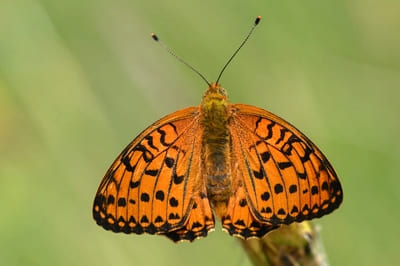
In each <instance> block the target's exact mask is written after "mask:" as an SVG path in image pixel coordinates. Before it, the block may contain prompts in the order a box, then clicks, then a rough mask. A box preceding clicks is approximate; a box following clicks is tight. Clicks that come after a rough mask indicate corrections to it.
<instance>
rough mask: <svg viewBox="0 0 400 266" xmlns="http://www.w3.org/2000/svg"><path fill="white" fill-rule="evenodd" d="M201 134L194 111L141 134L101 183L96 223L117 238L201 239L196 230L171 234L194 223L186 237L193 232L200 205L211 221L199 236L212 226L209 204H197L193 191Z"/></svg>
mask: <svg viewBox="0 0 400 266" xmlns="http://www.w3.org/2000/svg"><path fill="white" fill-rule="evenodd" d="M200 134H201V130H200V128H199V115H198V108H196V107H189V108H187V109H183V110H180V111H178V112H175V113H173V114H170V115H168V116H166V117H164V118H162V119H160V120H159V121H157V122H156V123H154V124H153V125H152V126H150V127H149V128H147V129H146V130H145V131H143V132H142V133H141V134H140V135H139V136H138V137H137V138H136V139H135V140H133V141H132V142H131V143H130V144H129V145H128V146H127V147H126V148H125V150H124V151H123V152H122V153H121V154H120V155H119V156H118V158H117V159H116V160H115V161H114V163H113V164H112V166H111V167H110V169H109V170H108V172H107V173H106V175H105V177H104V178H103V180H102V182H101V184H100V187H99V189H98V191H97V194H96V198H95V202H94V206H93V216H94V218H95V220H96V222H97V223H98V224H99V225H101V226H103V227H104V228H105V229H108V230H112V231H114V232H125V233H137V234H140V233H143V232H146V233H150V234H163V235H166V236H168V237H169V238H171V239H173V240H174V241H178V240H181V239H187V240H192V239H191V237H192V236H194V237H198V236H199V235H198V234H196V233H197V232H198V230H197V231H196V232H195V234H191V233H186V234H174V233H171V232H174V231H177V230H179V229H181V228H186V227H187V226H186V224H187V223H188V222H190V221H191V223H192V224H191V227H190V228H189V230H188V231H190V230H191V229H192V227H193V223H195V222H196V221H194V219H197V218H198V217H196V211H195V210H192V209H193V207H194V206H196V204H197V205H201V208H202V209H201V210H202V211H203V212H205V213H207V215H208V218H209V219H210V220H211V221H212V222H208V221H207V222H208V224H206V223H205V222H204V223H202V227H201V229H202V230H203V231H201V233H200V235H201V234H202V235H204V234H206V231H207V230H209V229H210V228H212V227H214V220H213V217H212V213H211V211H210V210H209V208H210V207H209V202H208V200H207V199H205V200H203V201H198V202H196V195H199V192H197V191H195V188H196V189H197V187H198V186H200V185H201V177H200V169H199V167H200V159H201V158H200V156H199V154H200V149H201V141H199V138H200V137H201V135H200ZM207 208H208V209H207ZM199 210H200V208H199ZM192 212H194V214H192ZM197 212H198V211H197ZM193 217H194V218H193ZM195 225H197V224H195ZM185 226H186V227H185ZM188 226H189V225H188ZM195 227H196V226H195ZM197 227H199V226H197ZM194 229H196V228H194ZM204 231H205V232H204Z"/></svg>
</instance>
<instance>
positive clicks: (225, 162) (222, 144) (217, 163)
mask: <svg viewBox="0 0 400 266" xmlns="http://www.w3.org/2000/svg"><path fill="white" fill-rule="evenodd" d="M201 114H202V116H201V123H202V126H203V129H204V130H203V136H202V138H203V139H202V142H203V145H202V146H203V149H204V151H203V153H202V154H203V158H202V163H203V167H202V169H203V177H204V178H205V181H206V188H207V196H208V198H209V199H210V201H211V204H212V205H213V207H214V210H215V212H216V214H217V216H219V217H221V216H222V215H223V214H224V213H225V210H226V206H227V203H228V200H229V197H230V194H231V170H230V169H231V167H230V165H229V164H230V163H231V160H230V135H229V128H228V123H229V116H230V114H229V104H228V99H227V96H226V92H225V90H224V89H223V88H221V87H219V85H216V84H211V86H210V88H209V89H208V90H207V91H206V93H205V95H204V96H203V101H202V103H201Z"/></svg>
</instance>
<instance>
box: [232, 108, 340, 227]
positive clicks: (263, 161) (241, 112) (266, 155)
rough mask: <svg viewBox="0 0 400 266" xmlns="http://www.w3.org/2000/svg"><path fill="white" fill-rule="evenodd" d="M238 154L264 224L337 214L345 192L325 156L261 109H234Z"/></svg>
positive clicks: (253, 208) (235, 151)
mask: <svg viewBox="0 0 400 266" xmlns="http://www.w3.org/2000/svg"><path fill="white" fill-rule="evenodd" d="M230 130H231V138H232V147H233V154H234V156H236V159H237V160H238V164H239V168H240V169H241V173H242V175H241V178H242V180H243V183H244V186H245V188H246V190H247V200H248V201H249V205H250V209H251V211H252V213H253V215H254V217H255V218H256V219H257V220H258V221H259V222H266V223H270V224H273V225H279V224H283V223H284V224H288V223H291V222H293V221H298V222H300V221H303V220H308V219H312V218H316V217H320V216H322V215H324V214H327V213H329V212H331V211H333V210H334V209H336V208H337V207H338V206H339V205H340V203H341V201H342V189H341V186H340V183H339V180H338V178H337V176H336V173H335V172H334V170H333V168H332V166H331V165H330V163H329V162H328V160H327V159H326V157H325V156H324V155H323V154H322V153H321V152H320V150H319V149H318V148H317V147H316V146H315V145H314V144H313V143H312V142H311V141H310V140H309V139H308V138H307V137H305V136H304V135H303V134H302V133H301V132H300V131H299V130H297V129H296V128H295V127H293V126H292V125H290V124H289V123H288V122H286V121H284V120H283V119H281V118H279V117H277V116H276V115H274V114H271V113H270V112H267V111H265V110H262V109H260V108H257V107H254V106H249V105H243V104H237V105H234V111H233V115H232V122H231V125H230Z"/></svg>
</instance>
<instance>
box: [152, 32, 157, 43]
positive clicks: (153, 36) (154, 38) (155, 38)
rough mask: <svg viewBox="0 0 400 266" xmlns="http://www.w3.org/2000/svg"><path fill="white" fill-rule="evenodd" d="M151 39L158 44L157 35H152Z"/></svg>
mask: <svg viewBox="0 0 400 266" xmlns="http://www.w3.org/2000/svg"><path fill="white" fill-rule="evenodd" d="M151 38H153V40H155V41H156V42H158V37H157V35H156V34H155V33H153V32H152V33H151Z"/></svg>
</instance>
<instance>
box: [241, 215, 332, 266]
mask: <svg viewBox="0 0 400 266" xmlns="http://www.w3.org/2000/svg"><path fill="white" fill-rule="evenodd" d="M318 231H319V230H318V228H317V227H316V226H314V225H313V224H312V223H311V222H302V223H293V224H291V225H289V226H282V227H280V228H279V229H277V230H275V231H272V232H271V233H269V234H268V235H267V236H265V237H264V238H262V239H249V240H243V239H240V240H239V241H240V242H241V245H242V247H243V249H244V250H245V252H246V253H247V255H248V256H249V258H250V260H251V262H252V263H253V264H254V265H255V266H280V265H282V266H292V265H293V266H300V265H305V266H327V265H328V262H327V259H326V255H325V251H324V249H323V245H322V242H321V239H320V238H319V233H318Z"/></svg>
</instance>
